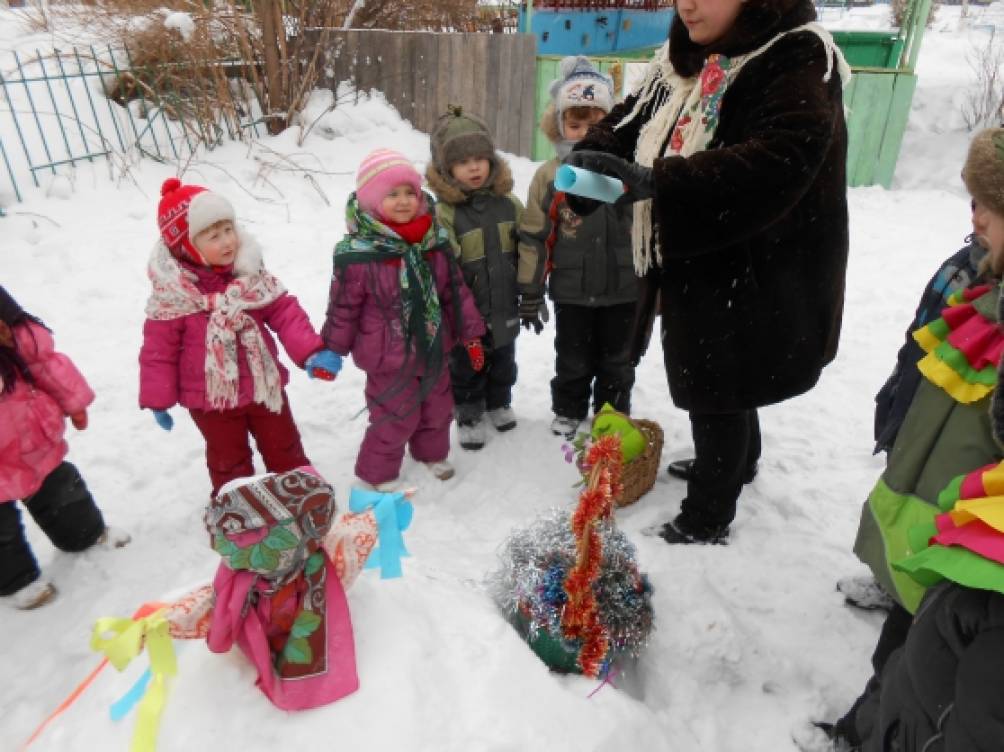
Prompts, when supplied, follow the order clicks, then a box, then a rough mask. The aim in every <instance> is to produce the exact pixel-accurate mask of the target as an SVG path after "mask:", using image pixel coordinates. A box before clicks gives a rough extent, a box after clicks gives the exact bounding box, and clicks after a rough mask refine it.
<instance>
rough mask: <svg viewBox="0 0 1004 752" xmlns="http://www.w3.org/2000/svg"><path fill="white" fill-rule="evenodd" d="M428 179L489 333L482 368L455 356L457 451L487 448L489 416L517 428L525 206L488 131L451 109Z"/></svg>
mask: <svg viewBox="0 0 1004 752" xmlns="http://www.w3.org/2000/svg"><path fill="white" fill-rule="evenodd" d="M431 141H432V161H431V162H430V163H429V166H428V168H427V169H426V172H425V179H426V180H427V181H428V182H429V188H431V189H432V191H433V193H435V194H436V198H437V199H439V203H438V204H436V219H437V220H438V221H439V223H440V224H441V225H442V226H443V227H444V228H445V229H446V230H447V231H448V232H449V235H450V242H451V243H452V244H453V251H454V253H455V254H456V257H457V260H458V261H459V262H460V268H461V269H462V270H463V273H464V282H466V283H467V286H468V287H469V288H470V289H471V292H472V293H473V294H474V301H475V302H476V303H477V306H478V311H480V313H481V317H482V318H483V319H484V320H485V325H486V327H487V329H488V331H487V334H485V336H484V337H482V343H483V345H484V368H483V369H482V370H481V371H475V370H474V369H473V368H472V367H471V359H470V357H469V356H468V353H467V352H466V351H465V350H464V348H463V347H462V346H458V347H456V348H454V350H453V352H452V353H450V380H451V383H452V385H453V401H454V403H455V408H454V409H455V412H456V417H457V426H458V427H459V432H460V446H462V447H463V448H464V449H481V448H482V447H483V446H484V445H485V426H484V422H483V420H482V418H483V416H484V413H485V410H486V409H487V411H488V418H489V419H490V420H491V422H492V425H493V426H495V429H496V430H497V431H509V430H511V429H513V428H515V427H516V416H515V415H514V414H513V411H512V407H511V406H510V404H511V402H512V387H513V385H514V384H515V383H516V335H517V334H519V316H518V310H517V307H518V294H517V289H516V228H517V227H518V226H519V221H520V217H521V216H522V213H523V205H522V204H521V203H520V201H519V199H518V198H516V197H515V196H513V195H512V185H513V181H512V173H511V172H510V170H509V165H508V164H506V162H505V160H504V159H502V157H501V156H500V155H499V154H498V152H496V151H495V145H494V144H493V143H492V139H491V135H490V134H489V133H488V128H487V127H486V126H485V124H484V123H483V122H482V121H481V120H479V119H478V118H476V117H472V116H471V115H468V114H466V113H464V112H463V110H462V109H461V108H460V107H452V108H450V111H449V112H448V113H446V114H445V115H443V116H442V117H441V118H440V119H439V123H438V124H437V125H436V129H435V130H434V131H433V133H432V139H431Z"/></svg>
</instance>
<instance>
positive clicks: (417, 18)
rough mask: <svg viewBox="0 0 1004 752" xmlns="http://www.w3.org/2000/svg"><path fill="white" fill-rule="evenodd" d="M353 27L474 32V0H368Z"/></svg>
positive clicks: (475, 14)
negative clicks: (405, 0)
mask: <svg viewBox="0 0 1004 752" xmlns="http://www.w3.org/2000/svg"><path fill="white" fill-rule="evenodd" d="M352 28H354V29H392V30H411V31H475V30H477V28H478V3H477V0H412V2H400V0H367V2H366V3H365V4H364V5H363V6H362V8H360V9H359V11H358V12H357V13H356V15H355V17H354V18H353V23H352Z"/></svg>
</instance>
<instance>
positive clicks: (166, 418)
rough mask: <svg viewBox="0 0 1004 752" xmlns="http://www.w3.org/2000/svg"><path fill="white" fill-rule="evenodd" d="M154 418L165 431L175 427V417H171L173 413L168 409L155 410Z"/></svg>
mask: <svg viewBox="0 0 1004 752" xmlns="http://www.w3.org/2000/svg"><path fill="white" fill-rule="evenodd" d="M153 419H154V420H155V421H157V425H158V426H160V427H161V428H163V429H164V430H165V431H170V430H171V429H172V428H174V418H172V417H171V414H170V413H169V412H168V411H167V410H154V411H153Z"/></svg>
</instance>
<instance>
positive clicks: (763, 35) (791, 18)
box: [669, 0, 816, 77]
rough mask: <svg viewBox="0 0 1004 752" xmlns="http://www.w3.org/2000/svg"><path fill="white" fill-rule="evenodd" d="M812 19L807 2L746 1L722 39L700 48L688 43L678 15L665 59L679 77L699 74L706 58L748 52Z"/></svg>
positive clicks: (697, 45)
mask: <svg viewBox="0 0 1004 752" xmlns="http://www.w3.org/2000/svg"><path fill="white" fill-rule="evenodd" d="M815 19H816V8H815V6H814V5H813V4H812V2H811V0H749V2H745V3H744V4H743V8H742V10H741V11H740V12H739V16H738V17H737V18H736V21H735V24H734V25H733V26H732V30H731V31H729V33H728V34H726V35H725V37H724V38H723V39H720V40H719V41H717V42H715V43H714V44H709V45H707V46H701V45H699V44H695V43H694V42H692V41H690V33H689V32H688V31H687V27H686V26H684V25H683V20H682V19H681V18H680V16H679V14H677V15H675V16H674V17H673V23H672V25H671V26H670V28H669V59H670V62H671V63H672V64H673V68H675V69H676V72H677V73H679V74H680V75H681V76H684V77H690V76H694V75H697V74H698V73H700V72H701V68H702V67H703V65H704V60H705V58H707V56H708V55H710V54H712V53H715V52H718V53H721V54H722V55H725V56H727V57H733V56H735V55H742V54H745V53H747V52H751V51H753V50H755V49H756V48H758V47H760V46H762V45H764V44H766V43H767V42H768V41H770V39H772V38H773V37H774V36H776V35H777V34H779V33H781V32H782V31H788V30H789V29H794V28H796V27H798V26H802V25H804V24H807V23H809V22H810V21H814V20H815Z"/></svg>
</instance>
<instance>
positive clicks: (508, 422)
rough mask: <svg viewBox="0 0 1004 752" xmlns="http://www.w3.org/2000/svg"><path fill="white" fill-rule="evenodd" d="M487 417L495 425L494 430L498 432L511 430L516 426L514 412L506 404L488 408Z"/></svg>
mask: <svg viewBox="0 0 1004 752" xmlns="http://www.w3.org/2000/svg"><path fill="white" fill-rule="evenodd" d="M488 419H489V420H491V422H492V425H493V426H495V430H496V431H499V432H502V431H511V430H512V429H514V428H515V427H516V413H514V412H513V411H512V408H511V407H509V406H508V405H506V406H505V407H497V408H495V409H494V410H489V411H488Z"/></svg>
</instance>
